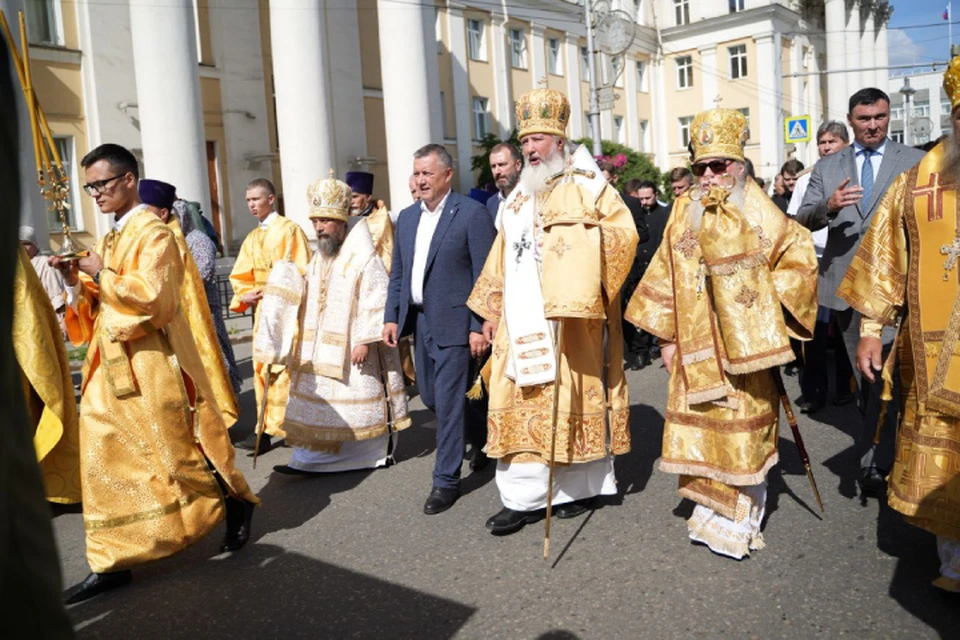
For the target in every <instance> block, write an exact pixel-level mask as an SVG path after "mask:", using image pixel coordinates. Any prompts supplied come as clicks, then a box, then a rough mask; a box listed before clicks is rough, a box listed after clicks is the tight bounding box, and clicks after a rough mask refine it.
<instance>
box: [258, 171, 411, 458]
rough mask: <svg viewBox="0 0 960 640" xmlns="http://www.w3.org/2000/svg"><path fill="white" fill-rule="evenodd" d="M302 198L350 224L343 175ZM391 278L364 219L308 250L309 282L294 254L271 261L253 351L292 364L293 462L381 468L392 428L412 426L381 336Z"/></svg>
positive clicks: (314, 214) (319, 214) (289, 424)
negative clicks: (328, 244)
mask: <svg viewBox="0 0 960 640" xmlns="http://www.w3.org/2000/svg"><path fill="white" fill-rule="evenodd" d="M308 199H309V201H310V217H311V218H314V219H317V218H320V219H326V220H340V221H342V222H344V223H346V221H347V211H348V207H349V203H350V188H349V187H348V186H347V185H346V184H345V183H343V182H340V181H339V180H335V179H333V178H329V179H326V180H318V181H316V182H315V183H313V184H312V185H311V186H310V188H309V189H308ZM388 281H389V278H388V276H387V271H386V268H385V267H384V265H383V262H382V260H381V259H380V257H379V256H378V254H377V251H376V247H375V246H374V242H373V239H372V237H371V235H370V230H369V228H368V226H367V220H366V219H361V220H360V221H359V222H358V223H357V224H356V225H355V226H354V227H353V229H352V230H351V231H350V233H349V234H348V235H347V236H346V240H345V241H344V243H343V245H342V246H341V247H340V250H339V252H338V253H337V254H336V255H332V256H325V255H323V253H322V252H321V251H318V252H316V253H315V254H314V255H313V259H312V260H311V261H310V264H309V265H308V267H307V275H306V281H305V282H304V278H303V276H301V275H300V271H299V269H298V268H297V266H296V265H294V264H293V263H292V262H289V261H282V262H278V263H277V264H276V265H275V266H274V269H273V271H272V272H271V274H270V277H269V279H268V280H267V285H266V288H265V289H264V298H263V300H262V301H261V308H262V313H261V316H260V325H259V327H258V331H257V334H256V336H255V338H254V352H255V354H256V358H257V359H258V360H260V361H262V362H264V363H267V364H271V365H284V366H286V367H287V368H288V369H289V370H290V380H291V382H290V395H289V400H288V401H287V409H286V417H285V420H284V424H283V428H284V430H285V431H286V434H287V444H289V445H290V446H292V447H293V456H292V458H291V460H290V463H289V466H290V467H292V468H294V469H298V470H300V471H306V472H312V473H321V472H329V471H347V470H351V469H370V468H374V467H379V466H383V465H385V464H387V463H388V461H389V459H390V458H391V457H392V448H393V447H392V445H393V443H392V442H391V438H393V433H394V432H396V431H400V430H402V429H405V428H407V427H409V426H410V418H409V417H408V415H407V396H406V392H405V389H404V383H403V374H402V372H401V370H400V357H399V354H398V352H397V349H395V348H390V347H387V346H386V345H384V344H383V343H382V342H381V335H382V332H383V308H384V305H385V303H386V298H387V283H388ZM359 345H366V346H367V347H368V348H369V353H368V356H367V359H366V361H365V362H363V363H362V364H360V365H356V364H353V363H352V361H351V354H352V353H353V349H354V348H355V347H357V346H359ZM394 439H395V438H394Z"/></svg>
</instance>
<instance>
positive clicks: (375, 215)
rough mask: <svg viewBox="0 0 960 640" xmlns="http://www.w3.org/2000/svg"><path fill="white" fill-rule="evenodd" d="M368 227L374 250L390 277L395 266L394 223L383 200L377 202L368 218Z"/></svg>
mask: <svg viewBox="0 0 960 640" xmlns="http://www.w3.org/2000/svg"><path fill="white" fill-rule="evenodd" d="M367 226H368V227H369V228H370V236H371V237H372V238H373V246H374V249H376V252H377V255H378V256H380V260H381V261H382V262H383V266H384V267H386V269H387V275H390V267H392V266H393V221H392V220H391V219H390V212H389V211H387V206H386V205H385V204H383V201H382V200H377V204H376V206H375V207H374V208H373V211H371V212H370V215H368V216H367Z"/></svg>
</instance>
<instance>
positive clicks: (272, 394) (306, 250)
mask: <svg viewBox="0 0 960 640" xmlns="http://www.w3.org/2000/svg"><path fill="white" fill-rule="evenodd" d="M280 260H290V261H292V262H294V263H295V264H296V265H297V267H299V268H300V273H303V272H304V271H305V270H306V268H307V263H308V262H310V244H309V242H308V241H307V236H306V234H304V233H303V229H301V228H300V225H298V224H297V223H296V222H292V221H290V220H288V219H287V218H284V217H283V216H280V215H277V216H274V218H273V219H272V220H271V221H270V224H268V225H267V226H266V227H264V226H260V227H257V228H256V229H254V230H253V231H251V232H250V233H249V235H247V237H246V239H245V240H244V241H243V244H242V245H241V246H240V253H239V254H238V255H237V261H236V262H235V263H234V265H233V270H232V271H231V272H230V284H231V285H232V286H233V299H232V300H231V301H230V310H231V311H235V312H237V313H242V312H244V311H246V310H247V308H248V306H247V305H246V304H244V303H243V302H242V301H241V300H240V298H241V297H243V296H244V295H246V294H247V293H251V292H253V291H261V290H263V286H264V285H265V284H266V282H267V276H269V275H270V270H271V269H273V265H274V264H275V263H276V262H278V261H280ZM259 318H260V313H259V310H257V311H255V312H254V320H253V332H254V333H256V332H257V323H258V321H259ZM274 371H276V369H274ZM273 375H274V376H275V377H274V378H273V379H271V381H270V390H269V393H268V394H267V411H266V417H265V418H264V423H265V428H266V432H267V433H268V434H270V435H272V436H277V437H279V438H282V437H284V435H285V434H284V431H283V414H284V412H285V411H286V406H287V397H288V396H289V394H290V372H289V371H288V370H287V369H286V367H284V368H282V369H281V370H280V371H279V372H277V373H274V374H273ZM265 382H266V367H265V365H264V364H263V363H262V362H257V361H256V360H254V363H253V390H254V392H255V394H256V398H257V406H258V407H259V406H260V405H261V402H262V398H263V387H264V384H265Z"/></svg>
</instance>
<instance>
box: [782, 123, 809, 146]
mask: <svg viewBox="0 0 960 640" xmlns="http://www.w3.org/2000/svg"><path fill="white" fill-rule="evenodd" d="M783 138H784V141H785V142H786V143H787V144H790V143H791V142H810V116H796V117H794V118H787V119H786V120H784V122H783Z"/></svg>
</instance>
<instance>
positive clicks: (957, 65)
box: [943, 56, 960, 113]
mask: <svg viewBox="0 0 960 640" xmlns="http://www.w3.org/2000/svg"><path fill="white" fill-rule="evenodd" d="M943 90H944V91H946V92H947V98H949V99H950V112H951V113H953V110H954V109H956V108H957V107H958V106H960V56H957V57H956V58H954V59H953V60H951V61H950V64H948V65H947V70H946V71H944V72H943Z"/></svg>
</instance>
